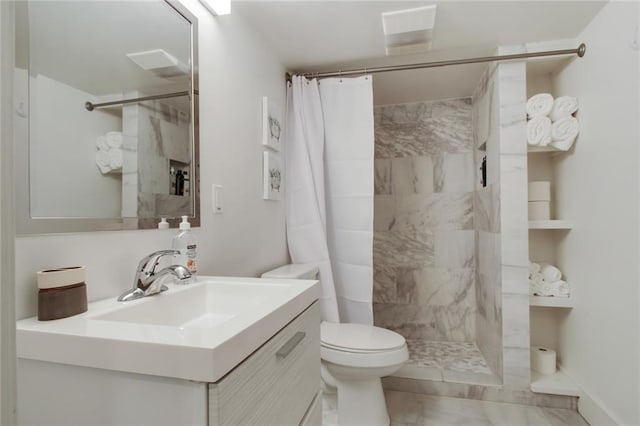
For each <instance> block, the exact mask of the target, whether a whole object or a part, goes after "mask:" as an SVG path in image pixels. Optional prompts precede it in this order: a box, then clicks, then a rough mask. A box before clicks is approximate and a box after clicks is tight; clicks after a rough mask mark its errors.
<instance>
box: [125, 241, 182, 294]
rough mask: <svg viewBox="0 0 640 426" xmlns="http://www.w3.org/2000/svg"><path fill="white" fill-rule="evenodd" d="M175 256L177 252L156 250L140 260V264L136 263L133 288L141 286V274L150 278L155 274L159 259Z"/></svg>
mask: <svg viewBox="0 0 640 426" xmlns="http://www.w3.org/2000/svg"><path fill="white" fill-rule="evenodd" d="M177 254H180V251H179V250H158V251H154V252H153V253H151V254H148V255H146V256H145V257H143V258H142V260H140V263H138V269H136V276H135V278H134V279H133V288H134V289H135V288H138V287H140V286H141V284H142V280H141V277H140V275H141V274H144V275H145V277H150V276H152V275H153V274H154V273H155V271H156V266H158V261H159V260H160V258H161V257H163V256H169V255H177ZM149 264H151V266H150V267H148V266H149ZM142 286H143V287H144V284H142Z"/></svg>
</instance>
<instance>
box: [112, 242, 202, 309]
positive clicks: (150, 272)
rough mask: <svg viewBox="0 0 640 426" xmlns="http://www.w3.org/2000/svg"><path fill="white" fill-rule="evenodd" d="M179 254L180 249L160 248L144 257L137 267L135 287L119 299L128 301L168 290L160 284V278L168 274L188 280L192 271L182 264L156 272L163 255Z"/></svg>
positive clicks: (181, 279) (179, 279)
mask: <svg viewBox="0 0 640 426" xmlns="http://www.w3.org/2000/svg"><path fill="white" fill-rule="evenodd" d="M177 254H180V251H179V250H160V251H156V252H153V253H151V254H150V255H148V256H145V257H143V258H142V260H141V261H140V263H138V268H137V269H136V276H135V278H134V279H133V288H132V289H131V290H127V291H125V292H124V293H122V294H121V295H120V297H118V301H119V302H126V301H129V300H135V299H139V298H141V297H145V296H151V295H154V294H158V293H160V292H163V291H165V290H168V288H167V286H166V285H164V284H160V281H161V280H159V278H161V277H163V276H165V275H167V274H171V275H173V276H174V277H176V279H177V280H178V281H186V280H188V279H189V278H191V272H189V270H188V269H187V268H185V267H184V266H182V265H171V266H167V267H166V268H163V269H161V270H160V271H158V272H156V266H158V263H159V262H160V259H161V258H162V257H164V256H169V255H177Z"/></svg>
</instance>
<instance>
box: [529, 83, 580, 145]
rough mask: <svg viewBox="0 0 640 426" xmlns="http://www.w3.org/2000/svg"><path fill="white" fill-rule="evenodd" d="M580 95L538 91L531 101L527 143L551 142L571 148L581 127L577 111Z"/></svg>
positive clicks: (543, 143) (544, 143)
mask: <svg viewBox="0 0 640 426" xmlns="http://www.w3.org/2000/svg"><path fill="white" fill-rule="evenodd" d="M576 111H578V99H577V98H575V97H573V96H560V97H559V98H556V99H554V98H553V96H551V95H550V94H549V93H538V94H537V95H534V96H532V97H531V98H529V100H528V101H527V120H528V121H527V143H528V144H529V145H532V146H547V145H550V146H552V147H554V148H556V149H558V150H560V151H568V150H569V149H570V148H571V146H572V145H573V143H574V142H575V140H576V138H577V137H578V133H579V131H580V125H579V123H578V119H577V118H575V113H576Z"/></svg>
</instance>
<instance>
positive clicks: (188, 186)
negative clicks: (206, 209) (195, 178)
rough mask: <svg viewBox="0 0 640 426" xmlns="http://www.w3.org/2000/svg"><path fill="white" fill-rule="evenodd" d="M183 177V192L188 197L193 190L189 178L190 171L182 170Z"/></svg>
mask: <svg viewBox="0 0 640 426" xmlns="http://www.w3.org/2000/svg"><path fill="white" fill-rule="evenodd" d="M182 177H183V178H184V190H183V191H182V193H183V195H184V196H185V197H188V196H189V195H190V192H191V180H189V172H188V171H186V170H185V171H184V172H182Z"/></svg>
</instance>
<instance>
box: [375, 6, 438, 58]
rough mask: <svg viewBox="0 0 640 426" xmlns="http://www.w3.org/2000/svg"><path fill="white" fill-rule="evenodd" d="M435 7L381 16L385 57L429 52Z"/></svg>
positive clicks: (418, 8) (400, 11) (388, 13)
mask: <svg viewBox="0 0 640 426" xmlns="http://www.w3.org/2000/svg"><path fill="white" fill-rule="evenodd" d="M435 21H436V5H431V6H424V7H417V8H414V9H405V10H396V11H393V12H384V13H383V14H382V29H383V31H384V39H385V44H386V51H387V56H389V55H401V54H410V53H419V52H426V51H429V50H431V40H432V38H433V27H434V24H435Z"/></svg>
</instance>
